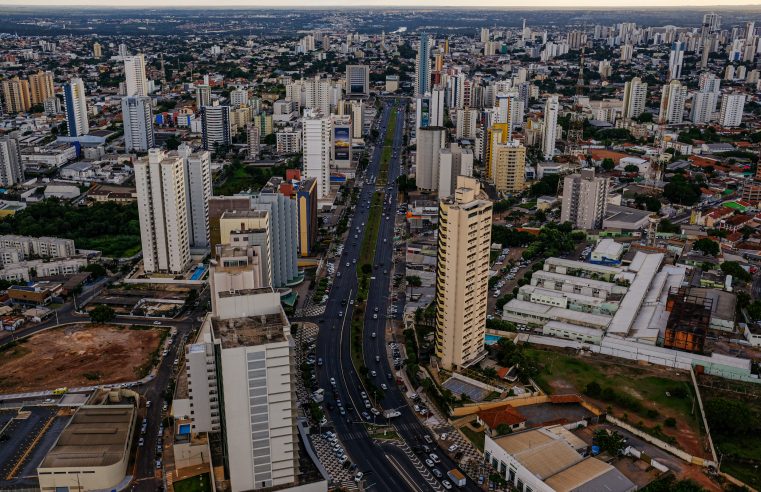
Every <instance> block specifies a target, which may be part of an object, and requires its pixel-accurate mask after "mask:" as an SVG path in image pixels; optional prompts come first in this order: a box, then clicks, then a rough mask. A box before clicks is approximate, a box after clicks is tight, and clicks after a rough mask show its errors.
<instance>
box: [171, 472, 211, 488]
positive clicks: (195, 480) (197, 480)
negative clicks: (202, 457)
mask: <svg viewBox="0 0 761 492" xmlns="http://www.w3.org/2000/svg"><path fill="white" fill-rule="evenodd" d="M174 491H175V492H211V481H210V480H209V474H208V473H204V474H203V475H198V476H197V477H191V478H186V479H185V480H180V481H179V482H174Z"/></svg>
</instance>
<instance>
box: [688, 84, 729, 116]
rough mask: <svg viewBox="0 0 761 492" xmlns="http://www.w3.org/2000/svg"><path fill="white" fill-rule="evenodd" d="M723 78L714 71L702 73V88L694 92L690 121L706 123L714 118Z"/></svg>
mask: <svg viewBox="0 0 761 492" xmlns="http://www.w3.org/2000/svg"><path fill="white" fill-rule="evenodd" d="M720 87H721V80H720V79H719V78H718V77H716V76H715V75H714V74H712V73H708V72H706V73H703V74H701V75H700V89H699V90H698V91H697V92H696V93H695V94H693V97H692V109H691V110H690V121H692V122H693V123H695V124H696V125H704V124H706V123H708V122H709V121H711V120H712V119H713V115H714V113H715V112H716V104H717V103H718V102H719V95H720V94H721V88H720Z"/></svg>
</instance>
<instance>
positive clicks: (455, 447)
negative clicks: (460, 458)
mask: <svg viewBox="0 0 761 492" xmlns="http://www.w3.org/2000/svg"><path fill="white" fill-rule="evenodd" d="M459 447H460V446H458V445H457V444H452V445H451V446H449V452H450V453H454V452H455V451H457V449H458V448H459Z"/></svg>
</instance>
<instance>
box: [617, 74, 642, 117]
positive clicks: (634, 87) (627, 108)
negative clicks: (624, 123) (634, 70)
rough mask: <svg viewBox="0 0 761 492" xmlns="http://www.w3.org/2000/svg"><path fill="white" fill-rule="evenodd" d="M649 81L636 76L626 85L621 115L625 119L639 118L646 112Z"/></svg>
mask: <svg viewBox="0 0 761 492" xmlns="http://www.w3.org/2000/svg"><path fill="white" fill-rule="evenodd" d="M646 103H647V82H642V79H641V78H639V77H634V78H633V79H631V80H630V81H628V82H627V83H626V84H625V85H624V104H623V111H622V115H621V117H622V118H623V119H625V120H630V119H633V118H638V117H639V116H640V115H641V114H642V113H644V112H645V104H646Z"/></svg>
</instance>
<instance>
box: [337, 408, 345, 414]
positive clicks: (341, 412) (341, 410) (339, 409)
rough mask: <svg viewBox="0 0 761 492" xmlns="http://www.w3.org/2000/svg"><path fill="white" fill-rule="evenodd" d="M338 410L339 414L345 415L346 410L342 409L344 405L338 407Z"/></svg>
mask: <svg viewBox="0 0 761 492" xmlns="http://www.w3.org/2000/svg"><path fill="white" fill-rule="evenodd" d="M338 411H339V413H340V414H341V415H346V410H344V407H338Z"/></svg>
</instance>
